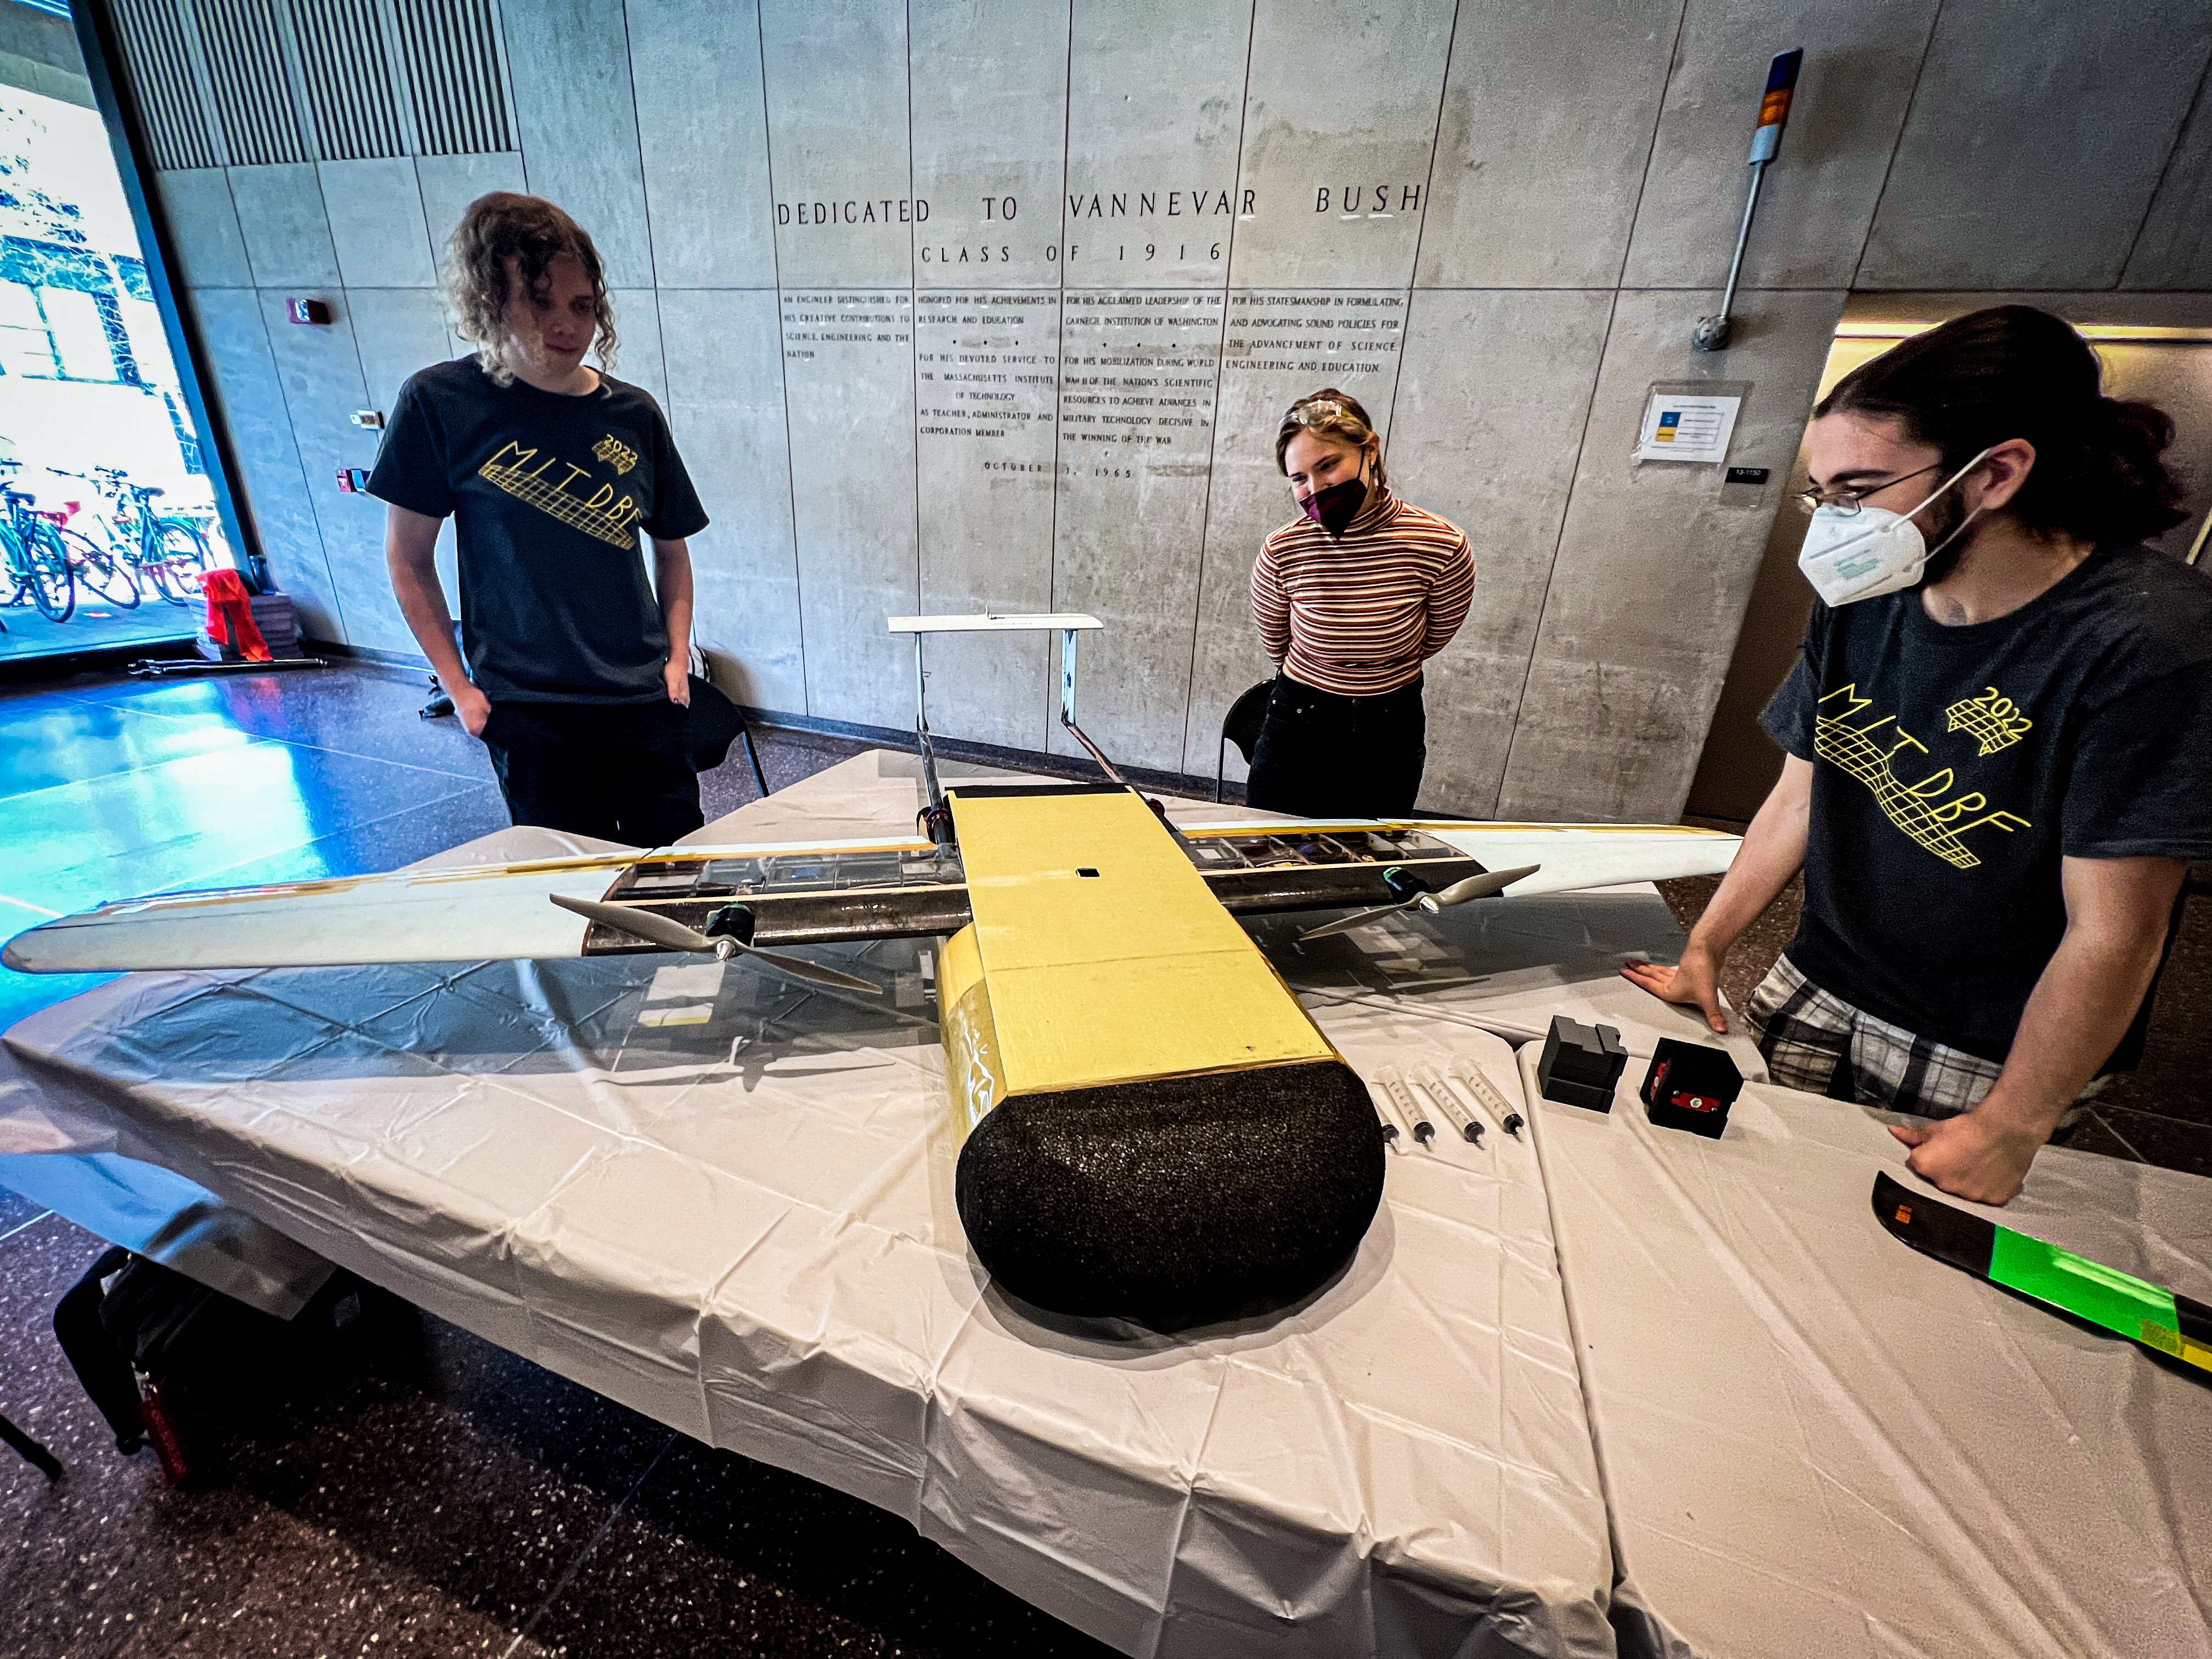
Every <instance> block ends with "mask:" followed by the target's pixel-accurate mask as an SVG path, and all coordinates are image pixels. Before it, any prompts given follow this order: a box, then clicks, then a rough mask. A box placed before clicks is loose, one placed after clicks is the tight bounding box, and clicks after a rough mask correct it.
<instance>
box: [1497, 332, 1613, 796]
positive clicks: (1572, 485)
mask: <svg viewBox="0 0 2212 1659" xmlns="http://www.w3.org/2000/svg"><path fill="white" fill-rule="evenodd" d="M1621 292H1622V290H1620V289H1614V290H1613V303H1612V304H1611V305H1610V306H1608V307H1606V313H1605V337H1604V338H1603V339H1601V341H1600V342H1599V343H1598V349H1597V368H1596V372H1595V374H1593V375H1592V376H1591V378H1590V385H1589V401H1588V402H1586V403H1585V404H1583V426H1582V431H1581V432H1580V434H1578V435H1577V437H1576V439H1575V464H1574V470H1573V471H1571V472H1570V473H1569V474H1568V475H1567V494H1566V498H1565V500H1564V501H1561V502H1560V503H1559V524H1558V526H1556V527H1555V528H1554V529H1553V532H1552V559H1551V562H1550V563H1549V564H1548V565H1547V566H1546V568H1545V571H1544V600H1543V603H1542V604H1541V605H1538V606H1537V607H1536V625H1535V626H1534V628H1532V629H1530V630H1529V632H1528V661H1527V662H1526V663H1524V664H1522V668H1521V689H1520V690H1518V691H1516V692H1515V693H1514V694H1513V715H1512V724H1511V727H1510V730H1511V732H1512V735H1511V736H1510V738H1507V739H1506V743H1505V761H1504V764H1503V765H1502V766H1500V767H1499V768H1498V793H1497V795H1496V796H1495V797H1494V798H1493V799H1492V802H1491V805H1490V811H1491V813H1492V815H1493V816H1494V815H1495V814H1496V813H1497V812H1498V811H1500V810H1501V809H1502V807H1503V806H1504V800H1505V786H1506V781H1507V780H1508V779H1510V777H1511V776H1512V775H1513V751H1514V750H1516V749H1517V748H1519V747H1520V746H1521V710H1522V707H1523V705H1525V704H1526V703H1527V702H1528V682H1529V680H1530V679H1531V678H1534V674H1535V671H1536V656H1537V653H1539V652H1540V651H1541V650H1542V648H1543V644H1544V618H1545V617H1546V616H1547V615H1548V614H1549V613H1550V611H1551V609H1552V585H1553V583H1554V582H1555V581H1557V580H1559V550H1560V548H1561V547H1562V546H1564V545H1565V543H1566V538H1567V520H1568V519H1569V518H1571V516H1572V515H1573V513H1574V508H1575V490H1576V488H1577V486H1578V485H1579V484H1580V483H1582V476H1583V456H1584V455H1586V454H1588V453H1589V429H1590V422H1593V421H1595V419H1596V418H1597V392H1598V388H1599V387H1600V386H1602V385H1603V384H1604V383H1605V360H1606V356H1607V353H1608V352H1610V351H1611V350H1612V349H1613V324H1614V322H1615V321H1616V320H1618V319H1619V318H1620V295H1621Z"/></svg>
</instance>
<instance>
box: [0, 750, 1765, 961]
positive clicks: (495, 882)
mask: <svg viewBox="0 0 2212 1659" xmlns="http://www.w3.org/2000/svg"><path fill="white" fill-rule="evenodd" d="M1010 787H1012V788H1014V789H1017V790H1018V789H1019V788H1020V787H1021V786H1010ZM1738 844H1739V843H1738V842H1737V839H1736V837H1735V836H1725V835H1720V834H1717V833H1716V832H1713V831H1711V830H1704V829H1688V828H1686V827H1683V826H1680V825H1670V824H1646V825H1621V824H1542V823H1474V822H1466V821H1460V820H1442V819H1438V820H1419V821H1409V822H1406V823H1386V822H1383V821H1379V820H1364V821H1361V820H1332V821H1326V822H1324V821H1320V820H1315V821H1310V822H1309V821H1303V820H1287V821H1286V820H1284V819H1281V818H1271V819H1267V820H1264V821H1261V820H1254V821H1252V822H1250V823H1225V824H1208V825H1204V826H1198V827H1191V826H1185V827H1184V828H1183V829H1182V845H1183V846H1184V848H1185V850H1186V851H1187V853H1188V855H1189V857H1190V859H1191V860H1192V861H1193V862H1194V864H1195V865H1196V866H1198V870H1199V873H1200V875H1201V876H1203V877H1204V878H1206V884H1207V885H1208V886H1209V887H1210V888H1211V889H1212V891H1213V894H1214V896H1215V897H1216V898H1217V899H1218V900H1219V901H1220V902H1221V903H1222V905H1223V906H1224V907H1225V908H1227V909H1228V910H1230V911H1231V913H1232V914H1236V915H1260V914H1266V913H1269V912H1275V911H1285V910H1325V909H1351V908H1361V907H1367V906H1374V905H1388V904H1390V903H1392V902H1395V900H1397V899H1399V898H1400V897H1401V896H1402V890H1401V888H1398V887H1394V885H1393V884H1392V880H1393V878H1394V877H1393V872H1408V873H1411V874H1413V876H1415V877H1417V878H1419V881H1420V882H1421V883H1423V884H1425V886H1426V887H1428V888H1430V889H1431V890H1436V889H1442V888H1444V887H1447V886H1449V885H1451V884H1454V883H1457V882H1462V881H1464V880H1466V879H1467V878H1469V877H1474V876H1480V875H1483V874H1485V873H1486V872H1491V871H1505V870H1511V869H1517V868H1522V867H1524V866H1536V868H1535V870H1534V873H1532V874H1530V875H1528V876H1525V877H1522V878H1520V879H1518V880H1516V881H1514V882H1513V883H1512V884H1511V885H1510V886H1509V887H1508V888H1507V889H1506V890H1505V892H1506V896H1513V897H1517V896H1524V895H1528V894H1535V893H1551V892H1559V891H1563V890H1570V889H1574V888H1580V887H1597V886H1607V885H1610V884H1614V883H1619V882H1629V881H1651V880H1664V879H1666V878H1670V877H1674V876H1688V875H1706V874H1712V873H1716V872H1719V871H1722V870H1725V869H1726V868H1727V867H1728V865H1729V860H1730V859H1731V858H1732V857H1734V855H1735V848H1736V847H1737V846H1738ZM556 895H559V896H562V897H567V898H574V899H589V900H597V901H602V902H606V903H610V904H615V905H631V906H635V907H638V908H643V909H649V910H653V911H655V912H658V913H659V914H661V915H666V916H669V917H671V918H672V919H673V920H675V921H680V922H682V923H683V924H684V926H685V927H690V928H692V929H693V930H695V931H697V932H702V933H703V932H706V931H708V918H709V917H710V916H711V915H713V914H714V911H715V910H716V909H718V908H720V907H721V906H723V905H726V904H742V905H744V907H745V908H747V909H749V910H750V912H751V913H752V915H753V919H754V931H753V935H752V942H753V943H754V944H757V945H805V944H823V943H829V942H833V941H838V940H852V939H894V938H908V937H927V936H947V935H950V934H952V933H957V932H958V931H959V930H960V929H961V928H962V927H966V926H967V925H968V923H969V921H971V920H972V919H973V915H972V911H971V908H970V906H969V894H968V888H967V879H966V876H965V874H964V873H963V870H962V868H961V864H960V856H959V852H958V849H957V848H947V847H939V846H935V845H933V844H932V843H931V842H927V841H923V840H920V839H918V838H902V839H888V840H882V841H839V842H819V843H812V844H807V843H796V842H777V843H771V844H767V845H760V846H730V847H671V848H658V849H653V850H650V851H642V852H614V853H605V854H592V855H587V856H582V857H575V858H563V859H541V860H532V861H530V862H527V863H520V864H495V865H482V866H473V867H467V868H459V869H447V870H401V871H395V872H392V873H390V874H387V875H374V876H352V877H342V878H333V879H329V880H321V881H308V882H290V883H282V884H277V885H275V886H268V887H245V888H231V889H224V890H214V891H205V892H185V893H160V894H154V895H150V896H146V897H143V898H134V899H125V900H122V901H120V902H115V903H110V904H103V905H100V907H98V908H95V909H91V910H87V911H83V912H82V913H80V914H78V915H71V916H63V917H60V918H58V920H56V921H49V922H46V923H44V924H42V925H41V926H40V927H33V928H32V929H30V930H29V931H28V932H27V933H19V934H17V935H16V936H15V939H12V940H10V941H9V944H8V945H7V947H6V949H5V951H0V960H4V961H5V962H6V963H7V965H8V966H9V967H11V968H14V969H18V970H19V971H21V972H24V973H88V972H105V971H112V970H116V969H181V968H287V967H319V966H337V965H343V964H347V963H385V962H482V961H486V960H491V959H495V958H499V957H540V958H544V957H575V956H601V955H611V954H623V953H629V952H635V951H656V950H659V949H661V948H662V947H660V946H659V945H653V944H652V943H650V942H648V941H647V940H646V939H641V938H639V937H637V936H636V935H635V934H632V933H624V932H623V931H621V930H619V929H617V928H612V927H607V926H605V925H604V924H602V923H599V922H592V921H586V920H585V919H583V918H581V917H580V916H578V915H574V914H573V913H571V912H569V911H567V910H563V909H562V908H559V907H557V906H556V905H554V904H553V903H551V902H550V899H551V898H552V897H553V896H556Z"/></svg>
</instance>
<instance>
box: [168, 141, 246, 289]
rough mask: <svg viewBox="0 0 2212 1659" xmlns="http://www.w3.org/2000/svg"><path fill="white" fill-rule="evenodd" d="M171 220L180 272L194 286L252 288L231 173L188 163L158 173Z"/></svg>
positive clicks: (171, 232) (170, 224)
mask: <svg viewBox="0 0 2212 1659" xmlns="http://www.w3.org/2000/svg"><path fill="white" fill-rule="evenodd" d="M154 184H155V193H156V194H157V195H158V196H159V197H161V216H162V217H163V219H164V220H165V221H166V222H167V225H168V230H169V240H170V246H171V247H172V248H173V250H174V252H175V253H176V256H177V267H178V270H177V274H178V276H179V277H180V278H181V279H182V281H183V282H184V283H185V284H186V285H187V286H189V287H191V288H250V287H252V284H253V267H252V265H251V264H247V263H246V237H245V235H244V234H243V233H242V232H240V229H239V228H238V210H237V209H236V208H234V206H233V205H232V204H231V200H230V176H229V174H228V173H225V172H224V171H223V169H222V168H221V167H190V168H185V169H183V170H180V171H177V172H171V173H155V175H154Z"/></svg>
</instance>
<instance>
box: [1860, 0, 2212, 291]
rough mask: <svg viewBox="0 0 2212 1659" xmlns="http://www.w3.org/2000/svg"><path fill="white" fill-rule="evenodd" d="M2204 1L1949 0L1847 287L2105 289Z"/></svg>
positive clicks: (2200, 66)
mask: <svg viewBox="0 0 2212 1659" xmlns="http://www.w3.org/2000/svg"><path fill="white" fill-rule="evenodd" d="M2208 53H2212V30H2208V29H2207V28H2206V27H2205V26H2204V7H2203V0H2141V3H2139V4H2136V5H2134V6H2130V7H2127V8H2124V9H2112V8H2107V7H2102V6H2082V5H2077V4H2073V3H2070V0H1950V3H1948V4H1947V5H1946V6H1945V7H1944V9H1943V15H1942V18H1941V19H1940V21H1938V22H1937V24H1936V34H1935V39H1934V40H1933V41H1932V42H1931V44H1930V45H1929V49H1928V56H1927V59H1926V62H1925V63H1924V64H1923V67H1922V69H1921V72H1920V81H1919V88H1918V90H1917V93H1916V94H1915V95H1914V98H1913V100H1912V108H1911V113H1910V114H1909V115H1908V116H1907V118H1906V119H1905V129H1904V135H1903V137H1902V138H1901V139H1900V140H1899V144H1898V149H1897V157H1896V160H1895V161H1894V162H1893V164H1892V166H1891V168H1890V174H1889V182H1888V184H1887V185H1886V186H1885V187H1884V189H1883V191H1882V196H1881V206H1880V207H1879V208H1878V209H1877V210H1876V211H1875V221H1874V233H1873V234H1872V236H1871V237H1870V238H1869V240H1868V243H1867V250H1866V256H1865V258H1863V259H1862V260H1861V261H1860V264H1859V267H1858V275H1857V286H1859V287H1861V288H1919V289H1936V288H1949V289H1995V288H2028V289H2034V288H2110V287H2111V286H2112V284H2113V283H2117V282H2118V280H2119V277H2120V271H2121V268H2122V266H2123V265H2124V263H2125V262H2126V259H2127V257H2128V249H2129V247H2130V245H2131V244H2132V243H2133V242H2134V240H2135V238H2136V229H2137V228H2138V227H2139V226H2140V225H2141V224H2142V220H2143V215H2144V212H2145V210H2147V209H2148V207H2149V205H2150V201H2151V195H2152V192H2153V191H2154V189H2155V188H2156V186H2157V185H2158V180H2159V174H2160V172H2161V170H2162V169H2163V168H2164V166H2165V162H2166V155H2167V152H2168V151H2169V150H2170V149H2172V144H2173V139H2174V135H2175V133H2176V132H2177V131H2179V128H2180V125H2181V122H2182V118H2183V116H2184V114H2185V112H2186V111H2187V109H2188V107H2189V102H2190V100H2191V96H2192V95H2193V94H2195V92H2196V89H2197V82H2198V81H2199V79H2200V78H2201V77H2202V76H2203V73H2204V66H2205V59H2206V57H2207V54H2208Z"/></svg>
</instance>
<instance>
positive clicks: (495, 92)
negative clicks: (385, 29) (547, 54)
mask: <svg viewBox="0 0 2212 1659" xmlns="http://www.w3.org/2000/svg"><path fill="white" fill-rule="evenodd" d="M393 11H394V14H395V15H396V16H397V17H398V23H399V44H400V51H401V52H402V54H403V56H404V58H405V59H406V64H407V78H408V80H409V82H410V83H411V86H412V90H413V93H414V100H415V130H416V137H417V140H418V142H419V143H420V145H421V148H422V154H423V155H477V154H480V153H482V152H484V151H489V150H503V149H513V148H514V143H513V138H512V137H511V136H510V134H511V131H512V128H511V126H510V124H509V122H508V120H507V96H506V94H505V93H504V92H503V91H502V90H501V87H500V73H499V37H498V33H497V32H496V27H495V23H494V21H493V18H492V6H491V0H395V3H394V6H393Z"/></svg>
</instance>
